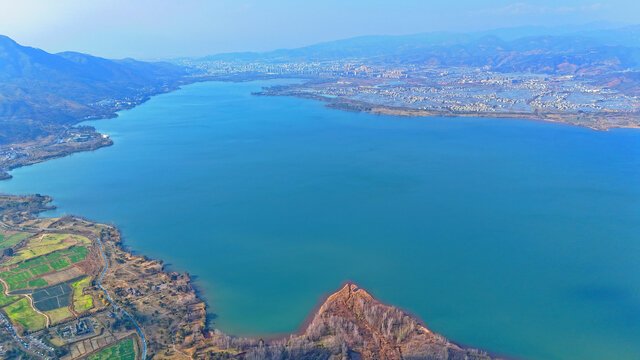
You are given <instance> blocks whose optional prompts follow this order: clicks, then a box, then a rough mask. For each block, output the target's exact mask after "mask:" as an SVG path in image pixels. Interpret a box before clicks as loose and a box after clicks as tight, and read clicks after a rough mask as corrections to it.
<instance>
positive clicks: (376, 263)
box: [0, 81, 640, 359]
mask: <svg viewBox="0 0 640 360" xmlns="http://www.w3.org/2000/svg"><path fill="white" fill-rule="evenodd" d="M275 83H277V82H273V81H272V82H269V81H263V82H248V83H220V82H208V83H198V84H193V85H189V86H185V87H184V88H183V89H181V90H179V91H175V92H172V93H168V94H163V95H159V96H156V97H154V98H152V99H151V100H150V101H148V102H146V103H144V104H142V105H140V106H138V107H136V108H134V109H132V110H127V111H123V112H121V113H120V116H119V117H118V118H116V119H109V120H100V121H92V122H90V123H89V124H91V125H93V126H95V127H97V128H98V130H99V131H101V132H103V133H107V134H110V135H111V137H112V138H113V140H114V142H115V145H114V146H111V147H108V148H104V149H100V150H97V151H94V152H87V153H78V154H74V155H72V156H69V157H66V158H62V159H57V160H53V161H48V162H45V163H41V164H37V165H34V166H29V167H24V168H20V169H17V170H14V171H12V175H13V176H14V178H13V179H12V180H9V181H3V182H0V191H1V192H6V193H41V194H48V195H51V196H52V197H53V198H54V204H55V205H57V206H58V210H56V211H55V212H54V214H64V213H69V214H77V215H81V216H84V217H87V218H90V219H92V220H97V221H101V222H106V223H113V224H116V225H117V226H118V227H119V228H120V229H121V231H122V234H123V237H124V242H125V244H126V246H128V247H129V248H131V249H132V250H133V251H135V252H136V253H141V254H145V255H148V256H150V257H153V258H158V259H162V260H164V261H165V263H168V264H171V265H170V266H171V268H173V269H176V270H179V271H188V272H189V273H191V274H192V275H194V276H195V278H196V281H197V284H198V285H199V287H200V288H201V290H202V292H203V295H204V296H205V297H206V299H207V302H208V304H209V305H210V307H209V311H210V312H211V313H215V314H216V317H215V318H214V319H213V326H215V327H218V328H220V329H221V330H223V331H225V332H228V333H231V334H237V335H266V334H273V333H284V332H290V331H293V330H296V329H297V327H298V326H299V325H300V323H301V322H302V321H303V319H304V318H305V316H306V315H307V314H308V313H309V312H310V311H311V310H312V308H313V307H314V305H315V304H316V303H317V302H318V301H319V299H320V297H321V296H322V295H323V294H326V293H329V292H332V291H334V290H336V289H337V288H338V287H339V286H340V284H341V283H342V282H343V281H345V280H353V281H355V282H357V283H358V284H359V285H360V286H362V287H364V288H366V289H368V290H370V291H371V292H372V293H373V294H374V295H375V296H376V297H378V298H379V299H380V300H382V301H384V302H386V303H391V304H394V305H397V306H399V307H401V308H403V309H406V310H407V311H410V312H412V313H414V314H416V315H418V316H419V317H420V318H421V319H422V320H424V321H425V323H426V324H427V326H428V327H430V328H431V329H432V330H434V331H436V332H439V333H442V334H443V335H445V336H447V337H448V338H450V339H452V340H453V341H455V342H459V343H462V344H465V345H469V346H474V347H479V348H482V349H486V350H489V351H493V352H497V353H502V354H508V355H512V356H515V357H521V358H530V359H604V358H609V359H611V358H616V359H638V358H640V131H637V130H623V129H618V130H612V131H609V132H597V131H593V130H589V129H583V128H578V127H571V126H564V125H558V124H552V123H544V122H535V121H524V120H509V119H487V118H483V119H476V118H438V117H434V118H406V117H392V116H376V115H371V114H365V113H352V112H344V111H339V110H332V109H328V108H325V107H324V106H323V104H322V103H320V102H316V101H312V100H306V99H295V98H284V97H262V96H252V95H251V92H253V91H258V90H260V89H261V87H262V86H268V85H270V84H275Z"/></svg>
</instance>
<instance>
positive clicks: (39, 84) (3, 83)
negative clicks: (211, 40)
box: [0, 35, 186, 145]
mask: <svg viewBox="0 0 640 360" xmlns="http://www.w3.org/2000/svg"><path fill="white" fill-rule="evenodd" d="M185 74H186V72H185V70H184V69H183V68H182V67H179V66H177V65H173V64H169V63H147V62H141V61H136V60H132V59H124V60H108V59H103V58H99V57H95V56H90V55H86V54H81V53H75V52H63V53H58V54H50V53H47V52H45V51H43V50H40V49H36V48H32V47H27V46H22V45H20V44H18V43H16V42H15V41H13V40H12V39H10V38H9V37H6V36H1V35H0V145H6V144H10V143H19V142H26V141H31V140H35V139H37V138H41V137H45V136H49V135H52V134H57V133H60V132H62V131H64V130H65V129H66V128H67V127H68V126H70V125H72V124H75V123H77V122H79V121H80V120H82V119H85V118H101V117H110V116H114V112H115V111H117V110H120V109H122V108H127V107H131V106H133V105H135V104H137V103H140V102H142V101H144V100H145V99H147V98H148V97H149V96H150V95H153V94H156V93H159V92H164V91H167V90H169V89H172V88H175V87H176V86H177V85H178V84H179V83H180V82H181V81H182V79H183V77H184V75H185Z"/></svg>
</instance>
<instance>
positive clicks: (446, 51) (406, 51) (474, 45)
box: [204, 26, 640, 73]
mask: <svg viewBox="0 0 640 360" xmlns="http://www.w3.org/2000/svg"><path fill="white" fill-rule="evenodd" d="M204 59H206V60H242V61H274V62H278V61H281V62H286V61H330V60H337V59H341V60H345V59H358V60H363V59H366V60H367V62H369V63H371V64H390V65H411V64H421V65H424V64H431V65H440V66H474V67H483V66H486V67H489V68H490V69H491V70H493V71H500V72H534V73H585V72H588V73H594V72H595V73H599V72H603V71H622V70H627V69H632V70H637V69H639V68H640V26H628V27H623V28H615V29H602V30H581V31H575V30H572V29H571V28H555V29H554V28H535V27H523V28H509V29H499V30H492V31H484V32H478V33H470V34H456V33H424V34H416V35H403V36H363V37H356V38H351V39H345V40H337V41H331V42H326V43H321V44H316V45H311V46H306V47H302V48H297V49H282V50H276V51H271V52H265V53H251V52H250V53H229V54H219V55H213V56H208V57H206V58H204Z"/></svg>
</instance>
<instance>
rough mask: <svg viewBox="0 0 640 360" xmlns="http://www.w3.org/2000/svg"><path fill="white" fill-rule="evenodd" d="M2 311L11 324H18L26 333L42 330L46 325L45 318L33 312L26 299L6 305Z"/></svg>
mask: <svg viewBox="0 0 640 360" xmlns="http://www.w3.org/2000/svg"><path fill="white" fill-rule="evenodd" d="M3 310H4V312H5V313H7V316H8V317H9V318H10V319H11V320H12V321H13V322H16V323H19V324H20V325H22V326H23V327H24V328H25V329H26V330H28V331H35V330H39V329H42V328H43V327H44V325H45V323H46V319H45V317H44V316H42V315H40V314H38V313H37V312H35V310H33V308H32V307H31V306H30V305H29V300H28V299H27V298H22V299H20V300H18V301H16V302H14V303H13V304H11V305H7V306H5V307H4V308H3Z"/></svg>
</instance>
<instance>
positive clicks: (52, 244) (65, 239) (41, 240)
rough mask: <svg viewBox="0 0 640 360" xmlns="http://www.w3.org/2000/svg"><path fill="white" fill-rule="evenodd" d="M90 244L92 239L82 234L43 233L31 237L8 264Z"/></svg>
mask: <svg viewBox="0 0 640 360" xmlns="http://www.w3.org/2000/svg"><path fill="white" fill-rule="evenodd" d="M89 244H91V240H89V239H88V238H86V237H84V236H80V235H73V234H42V235H39V236H34V237H32V238H31V239H29V243H28V244H27V246H26V247H25V249H23V250H20V251H18V253H17V254H16V255H15V256H14V257H13V258H12V259H11V261H9V262H8V263H7V264H9V265H10V264H15V263H18V262H21V261H26V260H29V259H32V258H35V257H38V256H41V255H47V254H51V253H53V252H55V251H57V250H64V249H68V248H70V247H72V246H74V245H89ZM85 250H86V248H85ZM85 256H86V255H85ZM47 260H52V259H47Z"/></svg>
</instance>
